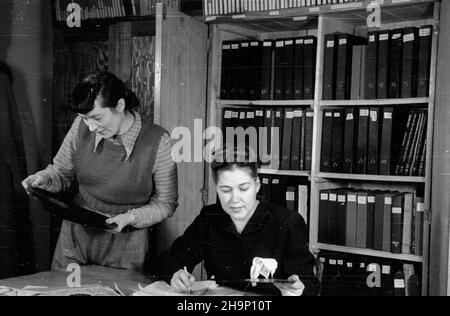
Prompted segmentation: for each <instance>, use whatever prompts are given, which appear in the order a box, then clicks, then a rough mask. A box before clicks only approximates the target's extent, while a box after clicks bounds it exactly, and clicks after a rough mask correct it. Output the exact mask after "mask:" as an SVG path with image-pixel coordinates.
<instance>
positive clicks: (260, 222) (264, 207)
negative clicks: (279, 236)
mask: <svg viewBox="0 0 450 316" xmlns="http://www.w3.org/2000/svg"><path fill="white" fill-rule="evenodd" d="M218 208H219V209H220V211H221V213H222V214H223V224H224V226H223V227H224V230H225V231H227V232H229V233H232V234H233V235H236V236H238V237H245V236H247V235H250V234H253V233H255V232H258V231H260V230H261V229H263V228H264V227H265V226H266V225H267V223H268V222H269V221H270V219H271V218H272V206H271V205H270V204H269V203H267V202H264V201H260V202H259V205H258V206H257V207H256V210H255V212H254V213H253V215H252V217H251V218H250V220H249V221H248V223H247V225H245V228H244V230H243V231H242V233H241V234H239V233H238V232H237V230H236V227H235V226H234V223H233V221H232V219H231V217H230V216H229V215H228V214H227V213H225V211H224V210H223V208H222V206H221V205H220V202H219V204H218Z"/></svg>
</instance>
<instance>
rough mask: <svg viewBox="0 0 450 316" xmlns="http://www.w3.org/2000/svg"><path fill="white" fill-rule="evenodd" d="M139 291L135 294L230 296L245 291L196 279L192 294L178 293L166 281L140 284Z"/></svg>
mask: <svg viewBox="0 0 450 316" xmlns="http://www.w3.org/2000/svg"><path fill="white" fill-rule="evenodd" d="M138 286H139V291H136V292H135V293H134V294H133V296H201V295H208V296H216V295H217V296H230V295H238V296H239V295H243V294H244V293H242V292H239V291H235V290H233V289H229V288H225V287H220V286H217V283H216V282H215V281H195V282H194V284H193V285H192V286H191V291H192V293H191V294H188V293H178V292H176V291H174V290H173V289H172V287H171V286H170V285H169V284H167V282H164V281H157V282H154V283H152V284H150V285H148V286H146V287H145V288H144V287H142V286H141V285H140V284H139V285H138Z"/></svg>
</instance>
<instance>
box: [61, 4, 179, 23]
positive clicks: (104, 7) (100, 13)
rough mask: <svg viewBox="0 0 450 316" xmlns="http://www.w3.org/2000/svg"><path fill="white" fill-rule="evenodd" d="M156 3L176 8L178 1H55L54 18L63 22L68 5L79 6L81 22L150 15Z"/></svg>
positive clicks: (66, 16)
mask: <svg viewBox="0 0 450 316" xmlns="http://www.w3.org/2000/svg"><path fill="white" fill-rule="evenodd" d="M158 2H162V3H164V4H166V5H168V6H170V7H172V8H178V0H55V17H56V21H57V22H65V21H66V20H67V18H68V15H69V14H70V12H68V11H67V10H66V9H67V6H68V5H69V4H70V3H76V4H78V5H80V7H81V8H82V10H81V20H83V21H84V20H97V19H111V18H118V17H131V16H145V15H152V14H155V12H156V4H157V3H158Z"/></svg>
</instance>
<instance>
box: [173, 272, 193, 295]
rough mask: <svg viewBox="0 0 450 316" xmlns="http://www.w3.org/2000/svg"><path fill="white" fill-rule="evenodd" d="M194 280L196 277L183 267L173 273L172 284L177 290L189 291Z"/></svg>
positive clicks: (181, 291)
mask: <svg viewBox="0 0 450 316" xmlns="http://www.w3.org/2000/svg"><path fill="white" fill-rule="evenodd" d="M194 282H195V277H194V276H193V275H192V274H190V273H189V272H187V270H186V269H181V270H178V271H177V272H175V273H174V274H173V276H172V280H171V281H170V286H171V287H172V289H174V291H176V292H179V293H189V292H190V289H191V286H192V284H194Z"/></svg>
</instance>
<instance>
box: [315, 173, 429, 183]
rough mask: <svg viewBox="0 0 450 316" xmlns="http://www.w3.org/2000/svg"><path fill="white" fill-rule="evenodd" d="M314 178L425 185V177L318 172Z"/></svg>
mask: <svg viewBox="0 0 450 316" xmlns="http://www.w3.org/2000/svg"><path fill="white" fill-rule="evenodd" d="M316 177H318V178H325V179H341V180H356V181H380V182H400V183H401V182H403V183H425V177H406V176H379V175H369V174H346V173H327V172H319V173H317V174H316Z"/></svg>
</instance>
